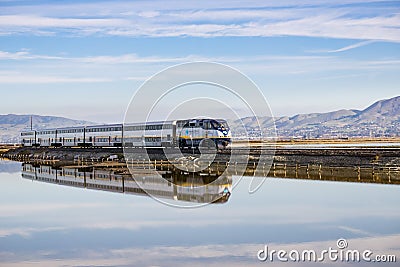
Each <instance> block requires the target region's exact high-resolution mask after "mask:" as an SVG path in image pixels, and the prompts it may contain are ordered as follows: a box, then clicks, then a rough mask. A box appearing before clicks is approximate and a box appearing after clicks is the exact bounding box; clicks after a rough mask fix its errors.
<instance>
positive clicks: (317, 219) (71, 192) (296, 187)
mask: <svg viewBox="0 0 400 267" xmlns="http://www.w3.org/2000/svg"><path fill="white" fill-rule="evenodd" d="M237 179H238V177H233V183H234V184H235V183H236V182H237ZM249 181H250V178H244V179H242V180H241V181H240V182H239V183H238V185H237V186H236V187H235V188H234V189H233V192H232V195H231V196H230V198H229V200H228V201H227V202H226V203H219V204H211V205H208V206H205V207H201V208H195V209H182V208H174V207H169V206H166V205H163V204H160V203H159V202H157V201H155V200H153V199H152V198H150V197H146V196H136V195H130V194H122V193H112V192H104V191H97V190H89V189H84V188H76V187H69V186H62V185H57V184H49V183H43V182H39V181H32V180H29V179H25V178H22V177H21V164H20V163H16V162H9V161H1V160H0V203H1V204H0V266H188V265H190V266H204V265H207V266H266V265H274V266H309V265H310V263H309V262H301V263H298V262H297V263H295V262H287V263H282V262H279V261H277V260H274V262H270V261H268V260H267V261H266V262H260V261H259V260H258V259H257V252H258V251H259V250H260V249H263V248H264V247H265V245H268V247H269V249H275V250H279V249H283V250H286V251H290V250H300V251H301V250H305V249H314V250H317V251H321V250H323V249H328V248H329V247H333V248H337V246H336V242H337V240H338V239H339V238H344V239H346V240H347V243H348V248H349V249H358V250H361V251H363V250H365V249H369V250H371V251H373V253H374V255H377V254H382V255H383V254H390V255H396V257H397V263H385V264H382V263H381V264H380V266H381V265H382V266H383V265H384V266H386V265H388V266H398V264H399V263H398V262H399V261H400V187H399V186H398V185H376V184H355V183H339V182H323V181H305V180H294V179H293V180H290V179H279V178H267V180H266V182H265V183H264V184H263V186H262V187H261V189H260V190H259V191H257V192H256V193H254V194H249V193H248V187H249ZM326 263H327V264H326V266H348V263H344V262H340V261H336V262H332V261H329V260H327V261H326ZM319 264H320V263H314V265H315V266H317V265H319ZM354 264H355V265H357V266H361V265H362V266H375V264H374V263H365V262H360V263H353V264H352V265H354Z"/></svg>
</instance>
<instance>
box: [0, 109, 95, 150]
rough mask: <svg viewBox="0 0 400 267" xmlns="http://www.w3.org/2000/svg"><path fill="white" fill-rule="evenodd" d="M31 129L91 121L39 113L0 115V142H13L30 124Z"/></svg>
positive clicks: (75, 124) (85, 123)
mask: <svg viewBox="0 0 400 267" xmlns="http://www.w3.org/2000/svg"><path fill="white" fill-rule="evenodd" d="M31 118H32V127H33V129H45V128H57V127H69V126H80V125H90V124H93V122H88V121H82V120H72V119H68V118H63V117H55V116H39V115H15V114H7V115H0V143H15V142H18V140H19V133H20V132H21V131H23V130H29V129H30V127H31V126H30V125H31Z"/></svg>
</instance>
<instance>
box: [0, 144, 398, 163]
mask: <svg viewBox="0 0 400 267" xmlns="http://www.w3.org/2000/svg"><path fill="white" fill-rule="evenodd" d="M246 150H248V149H243V157H242V158H240V159H239V161H241V162H248V163H249V164H257V163H258V162H259V161H260V156H261V155H263V156H264V157H269V158H271V157H273V162H274V163H288V164H291V163H293V164H312V165H318V164H322V165H327V166H338V167H352V166H392V167H398V166H400V148H393V147H363V148H357V147H356V148H347V147H346V148H329V147H327V148H312V147H311V148H298V147H296V146H292V147H276V149H272V148H270V149H268V148H265V149H262V150H261V149H259V148H257V147H250V150H249V151H246ZM166 151H168V150H166ZM196 152H197V153H196ZM248 152H250V153H248ZM235 153H239V154H238V155H239V157H240V148H237V149H235ZM171 155H172V157H173V158H179V157H182V155H183V156H184V157H190V156H198V155H199V152H198V151H196V150H195V153H194V154H193V151H192V150H190V149H189V150H185V151H183V152H182V154H171ZM171 155H170V156H169V158H171ZM0 157H3V158H8V159H11V160H17V161H72V162H73V161H79V160H80V161H91V162H104V161H117V162H125V160H126V159H125V155H124V151H123V149H122V148H32V147H19V148H13V149H8V150H7V151H6V152H1V151H0ZM230 157H231V151H230V150H226V151H220V152H218V153H217V154H216V156H215V159H214V161H215V162H222V163H228V162H230ZM145 159H150V160H168V159H167V157H166V156H165V153H164V150H163V149H162V148H148V149H143V148H135V149H131V150H130V153H129V155H128V160H145Z"/></svg>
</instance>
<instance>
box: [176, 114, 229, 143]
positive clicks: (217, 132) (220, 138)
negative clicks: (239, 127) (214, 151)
mask: <svg viewBox="0 0 400 267" xmlns="http://www.w3.org/2000/svg"><path fill="white" fill-rule="evenodd" d="M177 128H178V129H177V132H178V140H179V147H181V148H183V147H199V146H201V145H202V141H204V140H205V139H207V140H212V141H213V143H214V144H215V146H216V148H218V149H225V148H226V147H227V146H228V145H229V144H230V143H231V131H230V129H229V126H228V123H227V122H226V120H223V119H192V120H184V121H179V122H178V123H177ZM208 144H209V143H208Z"/></svg>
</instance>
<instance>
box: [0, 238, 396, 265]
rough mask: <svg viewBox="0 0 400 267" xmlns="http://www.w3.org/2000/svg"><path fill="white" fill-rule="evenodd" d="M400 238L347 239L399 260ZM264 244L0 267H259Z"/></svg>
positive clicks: (112, 253) (13, 259) (103, 254)
mask: <svg viewBox="0 0 400 267" xmlns="http://www.w3.org/2000/svg"><path fill="white" fill-rule="evenodd" d="M399 240H400V235H389V236H382V237H368V238H356V239H348V240H347V241H348V243H349V248H350V249H357V250H361V251H363V250H366V249H369V250H371V251H373V253H374V255H377V254H392V255H396V256H397V258H399V257H400V244H399ZM264 245H265V243H248V244H240V245H231V244H229V245H208V244H206V245H197V246H153V247H147V248H137V247H127V248H121V249H110V250H96V249H85V250H79V249H77V250H73V251H70V253H71V255H69V257H68V258H65V255H64V254H63V252H62V251H58V250H44V251H41V252H38V253H34V254H30V253H28V254H26V255H24V256H22V257H21V256H20V255H17V254H15V253H1V254H0V256H1V257H2V259H3V263H2V266H9V267H11V266H12V267H14V266H18V267H20V266H43V267H47V266H60V265H62V266H177V267H179V266H204V265H205V264H206V265H207V266H260V262H259V261H258V260H257V257H256V253H257V251H258V250H260V249H262V248H263V247H264ZM268 245H269V247H270V248H271V249H276V250H281V249H282V250H286V251H290V250H293V249H296V250H298V251H302V250H311V249H313V250H315V251H321V250H323V249H327V248H329V247H333V248H335V247H336V240H327V241H318V242H302V243H289V244H281V243H269V244H268ZM326 263H327V266H348V263H342V262H336V263H331V264H330V262H329V261H327V262H326ZM264 264H268V266H270V265H273V266H293V264H295V265H296V266H309V265H310V263H309V262H296V263H293V262H287V263H283V262H278V261H275V262H273V263H271V262H267V263H264ZM364 265H365V266H371V263H358V264H357V266H364Z"/></svg>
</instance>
